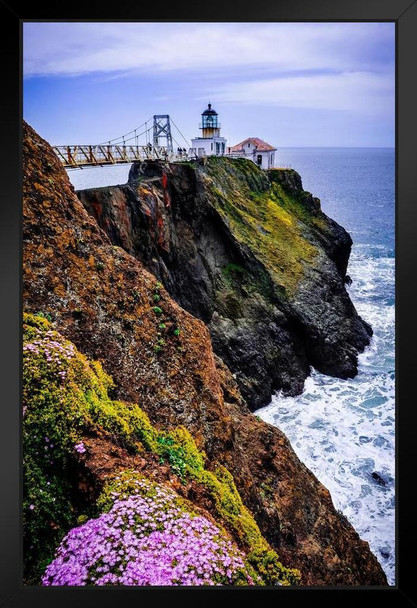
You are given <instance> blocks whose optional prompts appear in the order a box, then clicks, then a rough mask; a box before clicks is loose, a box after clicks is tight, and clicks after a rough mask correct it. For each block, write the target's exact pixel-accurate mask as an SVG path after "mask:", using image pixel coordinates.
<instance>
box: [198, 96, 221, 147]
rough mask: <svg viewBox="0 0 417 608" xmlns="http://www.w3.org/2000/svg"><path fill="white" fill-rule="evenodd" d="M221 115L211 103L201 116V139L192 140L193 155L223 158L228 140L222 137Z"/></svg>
mask: <svg viewBox="0 0 417 608" xmlns="http://www.w3.org/2000/svg"><path fill="white" fill-rule="evenodd" d="M220 127H221V125H220V123H219V115H218V114H217V112H216V110H214V109H213V108H212V107H211V103H209V104H208V106H207V108H206V109H205V110H204V112H202V114H201V123H200V129H201V137H195V138H194V139H192V140H191V145H192V153H193V154H195V155H196V156H213V155H214V156H222V155H223V154H224V153H225V150H226V139H225V138H224V137H221V136H220Z"/></svg>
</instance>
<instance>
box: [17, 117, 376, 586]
mask: <svg viewBox="0 0 417 608" xmlns="http://www.w3.org/2000/svg"><path fill="white" fill-rule="evenodd" d="M23 152H24V165H23V166H24V226H23V228H24V230H23V261H24V267H23V271H24V274H23V306H24V310H25V311H27V312H30V313H35V314H38V315H39V314H41V315H43V316H44V317H46V318H47V319H50V320H51V323H52V327H53V328H54V329H56V330H58V331H59V332H60V333H61V334H62V336H64V338H66V339H69V340H71V341H72V342H73V343H74V344H75V346H76V347H77V348H78V349H79V351H80V352H81V353H84V354H85V355H86V356H88V357H89V358H90V359H93V360H99V361H100V362H101V364H102V366H103V368H104V370H105V371H106V372H107V373H109V374H111V375H112V377H113V379H114V383H115V385H114V387H113V388H111V389H110V391H111V394H110V396H111V398H112V399H114V400H119V401H120V402H130V403H137V404H138V405H139V406H140V408H142V409H143V410H144V411H145V412H146V413H147V414H148V415H149V417H150V420H151V422H152V424H153V425H154V426H155V428H157V429H160V430H167V431H168V430H169V429H173V428H176V427H178V426H179V425H182V426H184V427H185V428H186V429H188V431H189V432H190V433H191V434H192V436H193V438H194V440H195V441H196V445H197V447H198V449H199V450H204V451H205V453H206V455H207V469H208V470H211V469H213V470H214V469H215V468H216V467H217V466H218V465H221V466H223V467H225V468H226V469H227V470H228V471H229V472H230V473H231V474H232V475H233V478H234V483H235V484H236V487H237V489H238V491H239V494H240V496H241V498H242V500H243V503H244V505H245V506H246V508H247V509H249V511H250V512H251V513H252V515H253V516H254V518H255V520H256V522H257V524H258V526H259V528H260V530H261V532H262V534H263V535H264V537H265V538H266V539H267V540H268V542H269V543H270V545H271V547H273V548H274V549H276V550H277V552H278V555H279V556H280V558H282V560H283V563H284V565H285V566H288V567H295V568H300V570H301V576H302V583H303V584H307V585H312V584H318V585H334V584H345V585H359V584H361V585H383V584H386V578H385V575H384V573H383V571H382V569H381V567H380V565H379V564H378V562H377V560H376V558H375V557H374V556H373V555H372V553H371V552H370V550H369V545H368V544H367V543H366V542H363V541H362V540H361V539H360V538H359V536H358V535H357V533H356V532H355V530H354V529H353V528H352V526H351V525H350V524H348V523H347V522H346V521H345V519H344V518H343V517H342V516H341V515H340V514H339V513H338V512H337V511H336V510H335V509H334V507H333V504H332V501H331V498H330V495H329V493H328V491H327V490H326V489H325V488H324V487H323V486H322V484H321V483H319V481H318V480H317V479H316V478H315V477H314V475H313V474H312V473H311V472H310V471H308V469H307V468H306V467H305V466H304V465H303V464H302V463H300V461H299V460H298V458H297V456H296V455H295V453H294V452H293V450H292V448H291V446H290V445H289V443H288V440H287V439H286V438H285V436H284V435H283V434H282V433H281V432H280V431H279V430H278V429H276V428H274V427H272V426H270V425H268V424H266V423H264V422H262V421H260V420H257V419H256V418H255V417H254V416H253V415H252V414H251V413H250V411H249V409H248V407H247V405H246V403H245V401H244V400H243V398H242V396H241V394H240V392H239V388H238V386H237V384H236V382H235V380H234V379H233V377H232V375H231V373H230V371H229V369H228V368H227V367H226V365H225V364H224V363H223V362H222V361H221V360H220V359H216V357H215V355H214V353H213V350H212V343H211V340H210V334H209V332H208V330H207V328H206V326H205V325H204V323H203V322H202V321H201V320H198V319H196V318H194V317H193V316H191V315H190V314H189V313H188V312H186V311H185V310H183V309H182V308H180V306H179V305H178V304H177V303H175V302H174V301H173V300H172V299H171V298H170V296H169V295H168V292H167V291H166V290H165V289H164V288H163V287H162V285H161V284H159V283H158V281H157V279H156V278H155V277H154V276H153V275H152V274H150V273H149V272H148V270H146V269H145V268H144V266H143V265H142V263H140V262H139V261H138V260H137V259H135V258H134V257H133V256H132V255H131V254H130V253H129V252H127V251H125V250H124V249H122V248H121V247H119V246H116V245H114V244H112V243H111V241H110V238H109V236H108V235H107V234H106V233H105V231H103V230H102V229H100V228H99V226H98V224H97V222H96V220H95V219H94V218H93V217H91V215H89V214H88V213H87V212H86V210H85V209H84V208H83V206H82V205H81V203H80V201H79V199H78V198H77V196H76V195H75V193H74V190H73V188H72V186H71V185H70V183H69V181H68V178H67V175H66V174H65V171H64V170H63V169H62V167H61V165H60V163H59V161H58V159H57V158H56V157H55V155H54V153H53V151H52V149H51V148H50V146H49V145H48V144H47V142H45V141H44V140H42V139H41V138H40V137H39V136H38V135H37V134H36V133H35V132H34V131H33V130H32V129H31V128H30V127H29V126H27V125H25V127H24V144H23ZM154 170H155V171H157V172H159V171H161V170H162V169H161V168H160V167H159V166H158V165H156V166H155V168H154ZM164 170H165V169H164ZM166 170H170V168H169V167H167V168H166ZM172 171H174V177H175V171H178V172H179V177H178V179H179V183H180V182H181V179H184V178H183V177H181V176H182V175H183V173H182V172H183V171H186V172H187V171H188V173H187V175H189V179H194V178H195V183H196V184H197V182H198V183H200V182H199V181H198V180H203V181H204V179H209V177H204V175H202V176H197V173H196V171H195V169H194V168H193V167H189V168H188V169H187V168H186V167H184V168H179V169H176V168H175V167H174V168H172ZM193 176H194V177H193ZM153 177H154V181H152V176H147V181H146V184H142V185H140V184H138V185H137V186H135V188H142V193H143V196H145V197H146V196H148V199H147V200H148V204H149V213H146V212H145V211H143V210H140V209H138V213H137V218H138V221H140V222H141V221H143V222H145V221H146V222H147V224H145V225H144V226H146V225H147V226H148V231H149V236H148V237H146V232H145V230H143V231H142V230H141V231H140V232H139V233H138V235H137V236H138V239H136V240H135V237H134V233H133V231H131V227H130V225H128V228H129V230H128V231H127V234H130V235H132V239H133V241H132V242H133V244H134V247H135V250H136V249H137V248H140V247H141V246H142V245H141V241H140V238H139V236H140V237H141V238H142V239H143V243H144V246H145V245H146V243H147V242H148V243H153V242H154V240H155V238H156V239H157V240H160V244H159V245H158V247H160V248H162V250H164V251H165V250H166V251H168V250H167V247H168V244H169V243H171V240H170V239H168V236H167V235H168V234H170V233H169V231H170V230H171V224H169V223H167V224H163V220H164V219H165V217H168V216H164V218H163V220H162V221H160V219H158V218H159V217H160V216H159V215H157V211H158V209H165V210H167V213H169V214H175V213H176V210H177V205H178V204H179V203H178V201H177V200H176V194H175V192H176V190H170V189H169V187H168V183H169V182H168V181H167V182H166V184H167V185H166V186H164V183H165V178H163V174H162V177H158V175H157V176H153ZM180 178H181V179H180ZM255 178H256V179H258V176H257V174H254V178H253V179H255ZM166 179H167V180H168V178H166ZM175 179H177V178H175ZM262 179H264V178H262ZM174 181H175V180H174ZM248 183H249V182H248ZM265 183H266V182H265ZM152 184H153V185H152ZM188 186H189V181H187V187H188ZM184 187H185V183H184ZM196 187H197V186H196ZM154 188H156V190H154ZM158 188H159V190H158ZM161 188H162V189H161ZM164 188H166V190H167V192H166V194H165V198H164V197H163V194H162V195H161V196H162V198H155V197H156V194H157V193H158V192H161V193H163V192H164V190H163V189H164ZM178 188H179V190H178V192H180V191H181V192H182V191H183V189H180V186H179V185H178ZM144 189H146V190H147V192H148V194H147V193H146V192H144ZM129 192H131V193H132V195H133V193H134V189H133V187H129ZM123 196H124V195H123ZM219 196H220V195H219ZM203 198H204V197H203ZM123 200H124V198H123ZM219 200H220V198H219ZM152 201H153V202H152ZM219 204H220V203H219ZM183 205H184V209H185V210H186V209H189V211H187V213H190V214H191V215H192V216H193V217H194V221H195V222H196V224H195V225H196V226H197V224H198V219H197V218H198V213H197V211H196V208H195V200H194V194H193V195H190V196H189V197H188V198H187V197H185V200H184V202H183ZM100 208H101V207H100V206H99V205H98V206H97V209H98V214H99V213H100ZM219 209H220V207H219ZM219 209H217V208H215V207H214V206H213V207H212V211H211V212H210V213H209V214H208V215H205V214H204V212H203V211H202V224H201V225H200V230H201V233H204V235H206V236H207V243H211V244H210V245H209V244H208V245H207V248H206V250H208V249H210V248H211V247H212V246H213V242H212V241H210V238H208V237H209V234H213V233H214V232H215V231H214V228H213V226H214V225H215V224H210V223H209V221H208V218H209V217H212V218H213V222H217V223H218V225H219V227H220V229H222V230H223V231H224V234H226V235H227V234H231V229H230V228H229V229H228V228H227V225H226V222H225V221H223V220H222V218H221V214H220V210H219ZM158 213H159V212H158ZM178 213H179V212H178ZM184 213H185V211H184ZM300 213H301V212H300ZM105 217H106V215H105V213H104V212H103V213H102V220H103V221H104V219H105ZM126 217H128V216H126ZM206 224H207V227H205V226H206ZM180 225H181V230H182V231H181V232H175V233H174V234H175V235H176V236H175V238H176V239H179V240H178V243H177V244H178V255H179V256H183V257H181V259H182V260H183V262H184V263H190V260H191V259H194V258H191V257H190V256H188V255H186V252H187V245H188V246H189V248H190V250H196V248H197V241H195V240H194V238H193V233H192V230H191V224H187V223H186V222H181V223H180ZM196 229H197V228H196ZM207 230H208V232H207ZM312 230H313V228H312ZM210 231H211V232H210ZM228 231H229V232H228ZM216 234H218V233H217V232H216ZM164 235H165V236H164ZM187 235H188V236H187ZM163 237H164V238H165V240H163ZM173 238H174V237H173ZM216 238H219V237H218V236H217V237H216ZM322 238H323V240H325V235H323V237H322ZM146 239H148V241H146ZM187 239H188V240H187ZM216 243H217V245H216V246H218V247H220V241H216ZM230 243H233V240H230V241H228V240H227V239H226V240H225V244H224V250H225V251H229V249H230V248H232V244H230ZM149 246H150V245H149ZM152 246H153V245H152ZM169 246H170V247H173V245H172V243H171V244H170V245H169ZM164 248H165V249H164ZM233 251H234V252H238V251H240V252H241V254H242V262H244V263H246V262H245V260H248V261H247V267H249V265H250V264H253V268H255V267H257V268H258V269H259V273H258V275H257V280H258V283H257V284H256V289H260V284H264V285H265V288H264V292H263V293H264V294H270V293H271V292H272V295H265V297H264V299H262V297H261V296H260V295H259V293H260V292H259V291H256V290H254V292H253V293H252V294H251V298H250V302H251V306H253V308H256V305H257V302H258V303H259V309H261V310H265V311H268V310H270V309H271V308H273V306H272V304H271V301H273V300H274V298H277V296H276V293H275V292H277V291H278V289H277V288H276V287H274V285H273V284H272V281H271V280H270V278H268V275H267V274H265V273H264V274H262V268H263V267H265V266H264V265H263V263H261V262H260V261H259V260H258V259H257V258H256V257H255V256H252V254H251V252H250V249H249V247H248V246H247V245H245V244H244V243H243V242H242V243H240V244H239V248H238V247H237V245H236V248H235V249H233ZM164 255H165V254H164ZM166 255H168V254H166ZM170 255H174V252H173V249H170ZM306 255H309V254H308V253H307V254H306ZM323 255H324V253H323ZM162 257H163V256H162V254H161V256H160V257H159V258H155V260H154V262H153V263H154V264H155V267H158V268H159V267H161V268H163V267H162V266H161V264H162ZM167 259H168V258H167ZM213 259H215V260H216V259H218V258H217V255H216V252H215V251H214V252H213ZM199 260H201V258H199V257H198V256H197V258H195V267H197V266H198V264H199ZM234 260H235V262H234V263H236V264H237V263H238V262H239V260H238V259H236V258H234ZM283 263H284V262H283ZM329 264H330V262H329ZM334 265H335V264H334ZM242 268H243V266H242ZM209 270H210V269H209V268H208V269H205V270H204V271H203V270H202V271H201V276H202V277H204V276H206V274H207V275H208V274H209ZM223 270H224V267H222V271H223ZM229 270H230V267H229ZM161 272H162V271H161ZM297 272H298V271H297ZM226 274H227V272H226ZM168 275H169V273H168ZM168 275H167V276H168ZM238 276H239V275H238ZM254 276H255V274H254ZM291 281H292V279H291V280H290V281H289V283H288V284H287V287H286V291H288V293H289V291H290V286H291V285H290V284H291ZM340 281H342V278H340ZM263 282H264V283H263ZM236 283H237V281H236V280H235V279H231V284H232V285H235V284H236ZM240 283H241V284H243V286H244V288H245V290H246V291H247V292H248V293H250V287H249V284H247V283H245V282H244V281H243V280H241V281H240ZM204 284H207V285H209V283H205V282H204V281H203V282H202V283H200V288H201V289H202V288H203V285H204ZM182 288H183V289H184V290H185V285H184V284H183V285H182ZM233 289H234V290H235V291H233ZM233 289H232V288H231V292H232V295H233V293H237V291H236V290H237V287H234V288H233ZM242 289H243V288H242ZM192 292H193V293H195V294H197V291H196V290H192ZM257 294H258V295H257ZM248 297H249V296H248ZM268 298H269V299H268ZM291 298H292V302H293V303H296V295H294V296H291ZM190 301H191V297H190ZM216 301H217V300H216ZM209 302H210V299H209V298H208V299H207V304H209ZM226 302H227V298H226ZM248 302H249V300H248ZM238 304H239V301H238V302H237V305H238ZM244 305H245V306H246V305H247V302H245V303H244ZM295 305H296V304H294V306H295ZM227 306H230V303H229V304H227ZM214 312H215V311H213V317H214V316H215V315H214ZM217 314H218V316H219V322H221V321H222V319H221V317H220V314H219V313H217ZM274 314H275V315H276V317H277V324H276V327H278V328H279V327H281V326H279V325H278V322H280V323H281V322H282V327H283V328H284V329H285V331H287V334H285V335H288V336H290V333H289V325H288V324H289V322H290V321H289V317H287V316H286V314H287V313H284V312H280V311H279V310H278V308H276V310H275V309H274ZM228 319H229V320H230V322H231V318H230V317H228ZM235 321H236V319H235ZM270 323H271V321H269V318H268V322H267V325H268V324H270ZM293 323H294V321H293ZM357 323H358V324H360V321H359V320H357ZM236 327H238V324H237V323H236ZM284 329H282V331H283V332H284ZM266 331H267V330H266ZM271 331H272V330H271ZM274 331H277V330H276V328H274ZM283 335H284V334H283ZM297 339H299V340H300V344H301V338H297ZM293 344H294V340H292V342H291V345H293ZM292 348H293V347H292ZM352 348H353V347H352ZM300 351H301V346H300ZM294 352H295V351H294ZM243 355H244V353H243V352H242V356H243ZM300 356H301V355H300ZM118 407H122V406H121V405H120V404H119V405H118ZM110 454H111V452H110ZM120 461H122V462H123V458H121V459H119V460H118V462H119V463H120ZM132 462H133V461H132V459H127V460H126V464H127V466H132ZM109 473H110V471H109ZM74 491H75V490H74ZM188 499H190V500H192V496H188ZM284 557H285V560H287V561H284Z"/></svg>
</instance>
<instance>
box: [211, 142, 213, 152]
mask: <svg viewBox="0 0 417 608" xmlns="http://www.w3.org/2000/svg"><path fill="white" fill-rule="evenodd" d="M211 149H212V150H213V142H211Z"/></svg>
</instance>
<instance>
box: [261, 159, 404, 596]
mask: <svg viewBox="0 0 417 608" xmlns="http://www.w3.org/2000/svg"><path fill="white" fill-rule="evenodd" d="M277 154H278V159H277V164H279V165H282V166H290V167H292V168H293V169H296V170H297V171H298V172H299V173H300V175H301V176H302V181H303V187H304V189H305V190H308V191H310V192H312V193H313V194H314V195H315V196H318V197H319V198H320V199H321V204H322V209H323V211H324V212H325V213H326V214H327V215H329V216H330V217H332V218H333V219H335V220H336V221H337V222H339V223H340V224H341V225H342V226H344V227H345V228H346V229H347V230H348V232H349V233H350V235H351V237H352V239H353V243H354V244H353V248H352V254H351V258H350V262H349V266H348V274H349V276H350V277H351V278H352V285H351V286H350V287H349V293H350V296H351V298H352V300H353V302H354V304H355V306H356V309H357V310H358V312H359V314H360V315H361V316H362V317H363V318H364V319H365V320H366V321H368V322H369V323H370V324H371V325H372V328H373V330H374V335H373V338H372V342H371V345H370V346H369V347H368V348H367V349H366V350H365V352H364V353H363V354H362V355H360V357H359V373H358V375H357V377H356V378H354V379H353V380H339V379H336V378H330V377H327V376H324V375H322V374H319V373H318V372H316V371H315V370H312V374H311V376H310V377H309V378H308V379H307V381H306V384H305V390H304V392H303V394H302V395H300V396H298V397H295V398H285V397H282V395H280V394H276V395H274V396H273V398H272V401H271V403H270V404H269V405H268V406H267V407H265V408H262V409H260V410H258V411H257V412H256V413H257V414H258V415H259V416H261V417H262V418H263V419H264V420H266V421H267V422H270V423H271V424H274V425H276V426H278V427H279V428H280V429H281V430H282V431H283V432H284V433H285V434H286V435H287V436H288V438H289V440H290V441H291V444H292V446H293V448H294V450H295V451H296V453H297V454H298V456H299V457H300V459H301V460H302V461H303V462H304V463H305V464H306V465H307V466H308V468H309V469H311V470H312V471H313V472H314V473H315V474H316V476H317V477H318V478H319V479H320V481H322V482H323V484H324V485H325V486H326V487H327V488H328V489H329V490H330V493H331V495H332V499H333V503H334V505H335V507H336V508H337V509H339V510H340V511H342V512H343V513H344V514H345V515H346V517H347V518H348V519H349V520H350V522H351V523H352V524H353V526H354V527H355V529H356V530H357V531H358V533H359V535H360V536H361V538H363V539H364V540H367V541H368V542H369V544H370V547H371V549H372V551H373V552H374V554H375V555H376V557H377V558H378V560H379V562H380V563H381V565H382V567H383V568H384V570H385V572H386V574H387V577H388V581H389V584H391V585H393V584H395V485H394V476H395V377H394V348H395V332H394V306H395V300H394V296H395V293H394V285H395V273H394V270H395V257H394V256H395V162H394V161H395V157H394V150H393V149H389V148H382V149H381V148H317V149H314V148H291V149H289V148H288V149H281V150H278V153H277ZM373 473H374V474H375V473H377V474H378V475H379V478H378V477H376V476H375V475H374V477H373V476H372V474H373ZM381 479H382V480H383V481H381ZM383 482H384V483H385V485H384V483H383Z"/></svg>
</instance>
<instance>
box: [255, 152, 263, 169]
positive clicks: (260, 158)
mask: <svg viewBox="0 0 417 608" xmlns="http://www.w3.org/2000/svg"><path fill="white" fill-rule="evenodd" d="M256 162H257V163H258V165H259V166H260V167H261V166H262V154H258V158H257V160H256Z"/></svg>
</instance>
